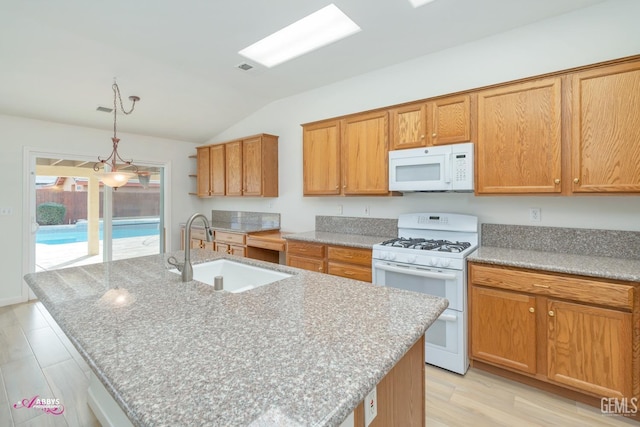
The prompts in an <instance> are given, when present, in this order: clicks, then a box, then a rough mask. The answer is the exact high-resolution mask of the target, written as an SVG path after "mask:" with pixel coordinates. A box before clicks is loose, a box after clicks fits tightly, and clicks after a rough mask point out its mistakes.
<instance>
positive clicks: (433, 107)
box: [427, 95, 472, 145]
mask: <svg viewBox="0 0 640 427" xmlns="http://www.w3.org/2000/svg"><path fill="white" fill-rule="evenodd" d="M429 119H430V120H429V121H428V123H427V126H428V132H429V135H427V141H429V142H430V145H441V144H455V143H459V142H469V141H471V140H472V138H471V125H472V120H471V96H470V95H461V96H450V97H447V98H440V99H436V100H435V101H433V102H430V103H429ZM428 145H429V144H428Z"/></svg>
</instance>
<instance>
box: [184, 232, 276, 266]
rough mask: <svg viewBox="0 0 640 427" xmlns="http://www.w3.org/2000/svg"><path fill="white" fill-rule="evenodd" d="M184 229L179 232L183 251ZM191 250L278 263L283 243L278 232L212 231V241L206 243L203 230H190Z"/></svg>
mask: <svg viewBox="0 0 640 427" xmlns="http://www.w3.org/2000/svg"><path fill="white" fill-rule="evenodd" d="M184 232H185V231H184V228H183V229H182V230H181V233H182V234H181V242H182V243H181V249H184ZM191 248H192V249H193V248H200V249H208V250H212V251H216V252H222V253H226V254H229V255H236V256H242V257H248V258H253V259H259V260H262V261H269V262H273V263H276V264H277V263H278V262H279V261H280V252H284V250H285V243H284V240H282V238H281V236H280V232H279V231H268V232H258V233H248V234H247V233H237V232H229V231H220V230H214V232H213V241H212V242H207V240H206V235H205V231H204V229H198V228H192V229H191Z"/></svg>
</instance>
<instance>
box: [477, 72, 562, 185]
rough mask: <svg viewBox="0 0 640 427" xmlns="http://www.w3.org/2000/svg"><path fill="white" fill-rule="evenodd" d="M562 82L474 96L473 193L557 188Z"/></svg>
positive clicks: (506, 88) (523, 85)
mask: <svg viewBox="0 0 640 427" xmlns="http://www.w3.org/2000/svg"><path fill="white" fill-rule="evenodd" d="M560 82H561V79H560V78H559V77H557V78H548V79H543V80H536V81H533V82H526V83H519V84H514V85H509V86H504V87H499V88H496V89H489V90H485V91H481V92H479V94H478V144H477V151H476V152H477V159H476V165H477V183H476V184H477V185H476V188H477V192H478V193H480V194H491V193H558V192H560V190H561V185H560V184H561V181H560V179H561V175H560V172H561V161H560V152H561V132H560V124H561V94H560V86H561V84H560Z"/></svg>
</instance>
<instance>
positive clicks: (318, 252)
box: [286, 240, 326, 273]
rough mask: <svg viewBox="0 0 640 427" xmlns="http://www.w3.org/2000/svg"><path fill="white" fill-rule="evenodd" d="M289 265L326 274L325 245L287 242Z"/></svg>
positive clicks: (294, 241)
mask: <svg viewBox="0 0 640 427" xmlns="http://www.w3.org/2000/svg"><path fill="white" fill-rule="evenodd" d="M286 258H287V265H289V266H291V267H296V268H302V269H303V270H309V271H315V272H317V273H326V262H325V245H323V244H320V243H311V242H301V241H297V240H288V241H287V253H286Z"/></svg>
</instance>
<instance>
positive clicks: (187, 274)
mask: <svg viewBox="0 0 640 427" xmlns="http://www.w3.org/2000/svg"><path fill="white" fill-rule="evenodd" d="M198 218H200V219H201V220H202V223H203V224H204V231H205V236H206V239H207V242H210V241H211V240H212V234H213V233H212V232H211V227H210V225H209V220H208V219H207V217H206V216H204V215H203V214H201V213H194V214H193V215H191V217H190V218H189V219H188V220H187V225H186V226H185V229H184V265H183V267H182V281H183V282H190V281H192V280H193V266H192V265H191V226H192V225H193V221H195V220H196V219H198Z"/></svg>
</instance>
